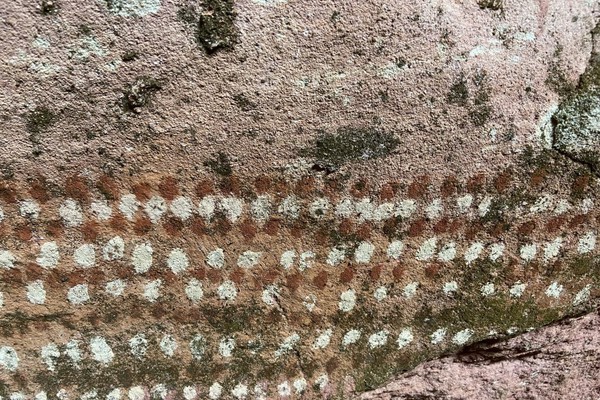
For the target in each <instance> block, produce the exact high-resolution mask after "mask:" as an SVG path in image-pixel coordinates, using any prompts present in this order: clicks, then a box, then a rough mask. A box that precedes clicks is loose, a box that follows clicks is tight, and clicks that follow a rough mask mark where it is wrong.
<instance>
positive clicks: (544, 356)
mask: <svg viewBox="0 0 600 400" xmlns="http://www.w3.org/2000/svg"><path fill="white" fill-rule="evenodd" d="M599 328H600V317H599V316H598V314H597V312H594V313H591V314H589V315H586V316H583V317H579V318H574V319H569V320H566V321H563V322H561V323H559V324H555V325H552V326H547V327H544V328H542V329H540V330H539V331H536V332H530V333H525V334H523V335H520V336H518V337H515V338H512V339H509V340H504V341H494V340H489V341H486V342H483V343H478V344H476V345H474V346H469V347H467V348H465V349H463V350H462V351H461V352H459V353H458V354H457V355H454V356H450V357H444V358H441V359H439V360H435V361H429V362H426V363H424V364H422V365H419V366H418V367H417V368H415V369H414V370H413V371H411V372H408V373H405V374H403V375H401V376H399V377H398V378H396V379H394V381H393V382H392V383H390V384H388V385H385V386H384V387H382V388H380V389H377V390H374V391H372V392H368V393H365V394H363V395H362V396H360V398H361V399H365V400H366V399H378V400H384V399H423V400H425V399H439V400H445V399H448V400H450V399H565V400H568V399H595V398H598V396H599V395H600V392H599V389H598V382H599V380H600V375H599V374H600V373H599V372H598V367H600V347H599V346H600V337H599V336H598V329H599Z"/></svg>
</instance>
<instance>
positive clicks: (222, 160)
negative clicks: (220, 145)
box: [204, 151, 233, 176]
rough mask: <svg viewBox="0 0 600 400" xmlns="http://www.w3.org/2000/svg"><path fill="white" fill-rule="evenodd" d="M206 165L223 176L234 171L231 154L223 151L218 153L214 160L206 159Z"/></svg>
mask: <svg viewBox="0 0 600 400" xmlns="http://www.w3.org/2000/svg"><path fill="white" fill-rule="evenodd" d="M204 166H205V167H208V168H210V169H211V170H212V171H213V172H214V173H216V174H219V175H221V176H230V175H231V173H232V172H233V168H232V167H231V160H230V159H229V156H227V154H225V153H223V152H221V151H220V152H218V153H217V156H216V157H215V158H214V159H213V160H208V161H205V162H204Z"/></svg>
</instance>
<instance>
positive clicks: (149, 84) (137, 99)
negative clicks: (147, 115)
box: [122, 76, 162, 113]
mask: <svg viewBox="0 0 600 400" xmlns="http://www.w3.org/2000/svg"><path fill="white" fill-rule="evenodd" d="M160 89H162V84H161V83H160V82H159V81H158V80H157V79H154V78H150V77H145V76H144V77H139V78H137V79H136V80H135V81H134V82H133V83H132V84H131V85H129V86H128V87H127V88H126V89H125V90H124V91H123V99H122V105H123V110H124V111H125V112H135V113H139V112H140V111H141V110H140V108H141V107H144V106H146V105H147V104H148V103H149V102H150V100H151V98H152V96H153V95H154V94H155V93H156V92H158V91H159V90H160Z"/></svg>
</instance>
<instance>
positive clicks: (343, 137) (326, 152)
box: [300, 126, 399, 172]
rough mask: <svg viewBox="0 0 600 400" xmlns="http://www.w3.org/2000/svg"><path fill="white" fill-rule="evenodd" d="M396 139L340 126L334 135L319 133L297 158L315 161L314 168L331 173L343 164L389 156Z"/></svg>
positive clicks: (381, 133) (356, 128)
mask: <svg viewBox="0 0 600 400" xmlns="http://www.w3.org/2000/svg"><path fill="white" fill-rule="evenodd" d="M398 144H399V140H398V139H397V138H396V137H395V136H394V135H393V134H391V133H386V132H383V131H379V130H376V129H374V128H364V127H351V126H346V127H341V128H339V129H338V130H337V132H336V134H331V133H324V132H321V134H320V135H319V137H318V138H317V139H316V140H315V141H314V143H313V146H312V147H310V148H307V149H303V150H301V151H300V155H302V156H307V157H312V158H314V159H315V165H314V167H313V169H315V170H323V171H326V172H334V171H336V170H337V169H339V168H340V167H341V166H342V165H344V164H347V163H350V162H355V161H362V160H373V159H376V158H380V157H385V156H387V155H389V154H391V153H392V152H393V151H394V150H395V149H396V147H397V146H398Z"/></svg>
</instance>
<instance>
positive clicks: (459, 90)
mask: <svg viewBox="0 0 600 400" xmlns="http://www.w3.org/2000/svg"><path fill="white" fill-rule="evenodd" d="M468 99H469V87H468V86H467V80H466V79H465V76H464V74H461V75H460V77H459V79H458V80H456V82H454V83H453V84H452V86H450V92H449V93H448V102H449V103H454V104H460V105H464V104H467V100H468Z"/></svg>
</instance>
